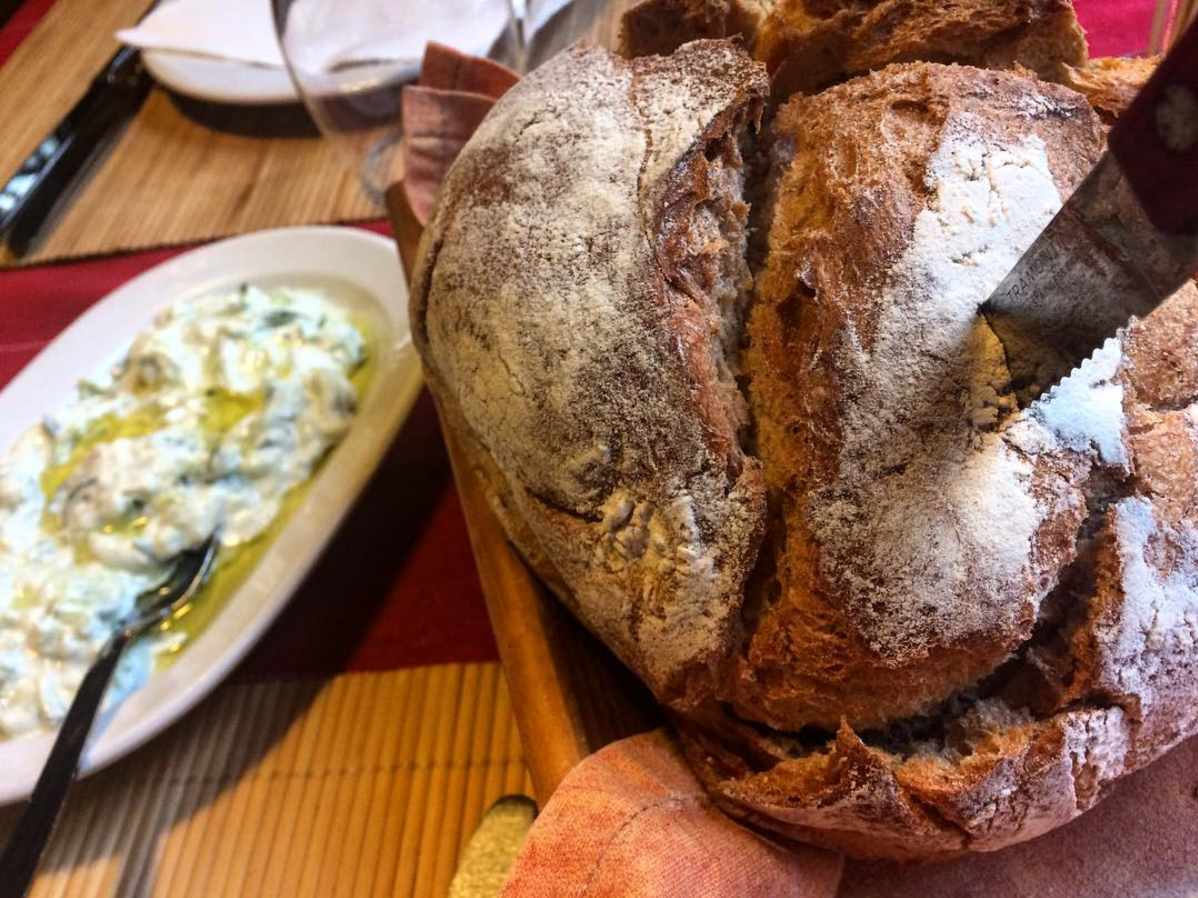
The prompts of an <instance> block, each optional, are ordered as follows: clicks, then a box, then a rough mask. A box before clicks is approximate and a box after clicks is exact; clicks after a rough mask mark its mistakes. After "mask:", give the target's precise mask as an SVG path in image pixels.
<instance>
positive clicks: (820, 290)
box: [680, 65, 1198, 857]
mask: <svg viewBox="0 0 1198 898" xmlns="http://www.w3.org/2000/svg"><path fill="white" fill-rule="evenodd" d="M775 129H776V131H777V137H778V147H779V149H778V151H777V164H778V166H779V167H780V168H781V169H782V170H783V172H784V173H783V174H782V175H781V176H780V177H779V178H778V179H777V182H776V188H775V189H776V192H777V195H776V196H775V197H774V198H773V209H774V216H773V222H772V226H771V233H770V238H769V253H768V256H767V259H768V261H767V264H766V267H765V270H764V271H763V272H762V273H761V275H760V276H759V278H758V283H757V289H756V303H755V305H754V307H753V312H752V317H751V320H750V324H749V340H750V350H749V355H748V358H747V362H746V370H747V371H748V372H749V373H750V375H751V379H750V381H749V385H750V386H749V394H750V402H751V410H752V413H753V418H754V421H755V422H756V434H757V444H756V446H755V447H754V449H753V454H754V455H756V456H757V457H758V458H760V459H761V460H762V462H763V469H764V474H765V479H766V485H767V488H768V490H769V495H770V506H771V508H772V509H775V511H774V516H773V519H772V520H771V524H770V532H769V533H770V535H769V539H768V540H767V543H766V545H765V547H764V548H763V551H762V558H761V560H760V562H759V566H758V572H757V576H756V577H755V578H754V581H753V583H752V586H751V589H750V594H749V599H748V601H747V603H746V615H745V620H746V637H745V643H744V646H743V649H742V652H743V654H742V659H741V662H740V665H739V667H738V670H737V673H736V676H735V677H734V678H733V680H732V681H731V682H730V683H729V684H728V686H727V688H726V690H725V692H724V694H723V695H722V696H721V697H722V698H723V699H724V702H723V703H720V704H713V706H712V708H711V709H709V711H708V712H707V713H706V714H703V715H691V717H690V718H689V719H687V720H683V721H681V722H680V723H681V728H682V730H683V732H684V733H685V734H686V736H687V739H688V744H689V746H690V754H691V757H692V759H693V761H694V762H695V765H696V768H697V769H698V770H699V771H700V772H701V775H702V776H703V777H704V779H705V781H706V782H707V783H708V785H709V787H710V788H711V790H712V791H713V793H714V794H716V795H717V796H719V797H720V798H721V799H722V800H723V801H724V802H725V804H726V806H727V807H728V808H729V809H730V810H731V811H733V812H734V813H738V814H740V815H742V816H745V817H747V818H748V819H750V820H752V821H754V822H755V823H757V824H758V825H761V826H765V827H768V828H771V829H774V830H776V831H778V832H780V833H783V834H785V835H789V836H792V837H796V838H802V839H805V840H807V841H815V842H818V843H820V844H824V845H829V846H831V847H836V848H839V849H842V850H845V851H848V852H850V853H854V854H859V855H884V856H891V857H927V856H930V855H935V854H946V853H952V852H955V851H959V850H964V849H967V848H969V849H974V850H987V849H990V848H996V847H1000V846H1002V845H1004V844H1009V843H1010V842H1012V841H1016V840H1020V839H1024V838H1029V837H1031V836H1034V835H1036V834H1038V833H1040V832H1043V831H1044V830H1046V829H1048V828H1051V827H1053V826H1056V825H1058V824H1060V823H1062V822H1064V821H1066V820H1068V819H1071V818H1072V817H1073V816H1076V814H1078V813H1079V812H1080V811H1081V810H1084V809H1085V808H1087V807H1089V806H1090V805H1091V804H1093V803H1094V801H1096V800H1097V799H1098V798H1099V797H1100V796H1101V795H1102V794H1103V792H1104V790H1105V788H1106V787H1107V785H1108V784H1109V782H1111V781H1113V780H1114V779H1116V778H1118V777H1119V776H1121V775H1122V774H1123V773H1124V772H1126V771H1128V770H1130V769H1134V768H1135V767H1137V766H1139V765H1140V764H1142V763H1145V762H1146V761H1147V760H1149V759H1150V758H1152V757H1155V756H1156V755H1158V754H1159V753H1160V752H1161V751H1163V750H1164V749H1165V748H1167V747H1168V746H1169V745H1171V744H1173V742H1175V741H1177V739H1179V738H1180V737H1181V736H1182V735H1183V734H1184V733H1186V732H1192V731H1193V729H1194V726H1195V723H1196V722H1198V718H1196V716H1195V712H1194V711H1192V710H1191V706H1192V705H1193V703H1194V699H1195V698H1198V682H1195V681H1194V680H1193V679H1192V673H1191V672H1192V670H1193V666H1194V664H1195V663H1196V662H1198V656H1195V655H1192V654H1191V655H1187V654H1186V653H1185V652H1184V650H1180V649H1179V647H1180V646H1181V645H1184V644H1185V643H1186V641H1187V640H1189V639H1191V638H1192V637H1193V635H1195V629H1194V628H1195V627H1196V626H1198V619H1195V620H1192V621H1190V622H1183V621H1185V620H1186V615H1187V614H1189V615H1195V614H1198V601H1196V600H1195V596H1194V593H1193V591H1192V587H1190V586H1188V585H1187V584H1186V582H1185V578H1189V577H1192V576H1195V575H1198V567H1193V568H1191V566H1190V565H1191V564H1192V562H1190V561H1188V560H1187V561H1186V562H1184V563H1180V564H1179V562H1180V559H1181V558H1182V557H1184V556H1185V553H1186V552H1188V551H1191V550H1189V549H1186V548H1183V546H1184V545H1185V544H1186V541H1187V537H1185V536H1184V534H1185V533H1186V532H1187V531H1188V529H1189V527H1191V526H1192V524H1193V522H1194V518H1193V517H1192V515H1193V513H1194V511H1195V507H1194V506H1192V505H1191V504H1190V503H1191V498H1190V497H1191V496H1192V495H1193V493H1194V491H1195V482H1194V480H1193V479H1192V475H1193V472H1194V463H1195V458H1196V457H1195V453H1194V448H1193V446H1194V442H1193V436H1192V434H1193V433H1195V432H1198V431H1195V430H1194V425H1192V424H1190V423H1183V420H1184V421H1185V422H1189V418H1188V417H1187V415H1188V412H1186V411H1179V409H1185V408H1186V407H1188V406H1189V404H1190V403H1191V402H1192V401H1193V394H1194V393H1195V392H1198V390H1196V389H1195V388H1194V386H1195V381H1196V379H1198V365H1196V364H1195V362H1194V361H1193V360H1192V358H1188V357H1186V353H1187V352H1190V351H1192V349H1193V348H1194V346H1195V337H1196V336H1198V330H1196V327H1198V297H1195V294H1194V291H1193V290H1192V289H1190V288H1187V289H1186V290H1185V291H1183V292H1182V293H1181V294H1179V295H1178V297H1177V298H1175V299H1174V300H1173V301H1171V303H1170V304H1168V305H1167V307H1166V309H1164V310H1162V312H1161V314H1160V315H1159V316H1153V318H1152V319H1150V320H1149V321H1147V322H1144V323H1142V324H1140V325H1138V326H1137V327H1136V328H1134V329H1133V331H1132V333H1131V335H1130V336H1129V338H1128V341H1127V344H1126V351H1125V353H1124V355H1123V356H1122V358H1121V357H1120V354H1119V352H1118V348H1117V347H1115V346H1114V345H1112V346H1110V347H1109V348H1108V350H1107V351H1106V352H1105V354H1104V355H1101V356H1100V357H1098V358H1096V359H1095V360H1093V361H1092V362H1091V363H1089V365H1088V368H1087V370H1085V371H1083V372H1082V373H1081V374H1079V375H1075V376H1074V377H1073V378H1071V379H1070V380H1069V381H1067V382H1066V383H1065V384H1063V385H1061V387H1059V388H1058V389H1057V390H1056V391H1055V392H1054V393H1053V394H1051V395H1050V396H1049V397H1046V398H1045V399H1044V400H1042V401H1041V402H1040V403H1038V404H1037V405H1035V406H1033V407H1032V408H1031V409H1029V410H1028V411H1027V412H1026V413H1023V414H1022V415H1020V414H1017V413H1016V412H1015V402H1014V397H1013V395H1012V393H1011V388H1010V383H1009V381H1010V378H1009V374H1008V373H1007V371H1006V367H1005V360H1004V358H1003V355H1002V351H1001V346H1000V344H998V342H997V340H996V338H995V337H994V335H993V334H992V333H991V332H990V330H989V328H988V327H987V325H986V324H985V323H984V321H983V320H982V319H981V318H980V317H979V316H978V315H977V308H978V306H979V305H980V304H981V303H982V301H984V300H985V298H986V297H987V296H988V294H989V291H990V289H991V288H992V287H993V286H994V284H995V283H997V281H998V280H999V279H1001V277H1002V275H1003V274H1005V273H1006V271H1007V270H1008V269H1009V268H1010V266H1011V265H1012V264H1013V263H1014V261H1015V260H1016V259H1017V258H1018V255H1019V252H1020V251H1021V250H1022V248H1023V247H1024V246H1026V245H1027V244H1028V243H1030V241H1031V239H1032V238H1033V237H1034V236H1035V234H1036V233H1037V232H1038V231H1039V229H1040V228H1041V227H1042V226H1043V225H1044V224H1046V223H1047V220H1048V218H1049V217H1051V215H1052V213H1053V212H1054V211H1055V209H1056V208H1057V206H1058V205H1059V197H1058V191H1060V192H1062V193H1066V194H1067V193H1068V191H1069V190H1071V189H1072V188H1073V187H1074V186H1076V184H1077V183H1078V182H1079V181H1080V179H1081V178H1082V177H1084V175H1085V174H1086V173H1087V171H1088V169H1089V167H1090V166H1091V165H1092V164H1093V162H1094V161H1096V159H1097V158H1098V156H1099V154H1100V153H1101V150H1102V146H1103V144H1102V129H1101V126H1100V124H1099V122H1098V120H1097V118H1096V117H1095V116H1094V114H1093V113H1092V112H1091V110H1090V108H1089V106H1088V104H1087V103H1086V102H1085V100H1084V99H1083V98H1082V97H1081V96H1079V95H1077V94H1075V93H1073V92H1071V91H1069V90H1066V89H1063V88H1060V87H1056V86H1054V85H1049V84H1044V83H1039V82H1036V81H1034V80H1029V79H1027V78H1025V77H1022V76H1019V75H1017V74H1005V73H997V72H984V71H979V70H976V69H968V68H953V67H941V66H935V65H911V66H900V67H893V68H889V69H886V70H885V71H883V72H880V73H877V74H874V75H871V76H867V77H863V78H859V79H855V80H853V81H850V82H848V83H847V84H845V85H842V86H840V87H836V88H832V89H830V90H827V91H824V92H823V93H820V94H818V95H816V96H813V97H806V98H797V99H795V100H792V101H791V103H790V104H788V105H787V106H786V107H785V108H784V109H783V110H782V111H781V113H780V114H779V116H778V118H777V120H776V121H775ZM1054 184H1055V187H1054ZM863 225H865V226H863ZM1149 347H1151V349H1149ZM1147 366H1151V367H1150V368H1149V367H1147ZM1154 391H1155V392H1154ZM1159 391H1164V394H1163V395H1158V394H1159ZM1166 396H1167V397H1168V398H1165V397H1166ZM1141 397H1144V398H1143V399H1141ZM1144 402H1147V403H1148V404H1147V405H1144V404H1143V403H1144ZM1157 408H1163V409H1166V410H1167V411H1164V412H1158V411H1154V410H1153V409H1157ZM1161 415H1163V416H1164V417H1160V416H1161ZM1166 446H1171V447H1173V452H1174V454H1173V455H1172V456H1171V457H1169V456H1167V454H1166V449H1165V447H1166ZM1179 462H1180V465H1179ZM1159 496H1168V497H1169V498H1168V499H1162V498H1158V497H1159ZM1183 508H1184V510H1182V509H1183ZM1132 531H1134V534H1135V535H1134V536H1130V535H1129V534H1130V533H1132ZM1190 532H1192V531H1190ZM1137 539H1138V540H1139V542H1138V543H1136V540H1137ZM1158 539H1159V540H1160V541H1161V542H1162V543H1163V544H1164V545H1169V546H1171V548H1170V549H1168V550H1165V549H1164V548H1163V546H1162V547H1160V548H1158V549H1156V550H1154V551H1155V552H1157V553H1161V552H1163V553H1164V554H1155V555H1151V553H1149V554H1150V555H1151V557H1152V560H1150V561H1149V560H1145V559H1146V555H1145V551H1146V550H1145V543H1146V542H1148V543H1151V542H1155V541H1156V540H1158ZM1195 549H1198V540H1196V541H1195ZM1129 558H1132V559H1134V563H1135V564H1136V565H1139V566H1140V567H1139V568H1137V570H1136V572H1135V574H1134V578H1131V575H1129V572H1128V570H1127V565H1128V564H1129V561H1128V559H1129ZM1194 560H1195V561H1198V557H1195V559H1194ZM1154 564H1155V565H1156V566H1157V567H1156V569H1155V570H1154V569H1153V568H1152V565H1154ZM1144 565H1147V566H1148V568H1147V569H1144V567H1143V566H1144ZM1174 565H1178V566H1177V567H1174ZM1095 571H1097V572H1098V575H1097V577H1095ZM1179 578H1180V579H1179ZM1187 609H1189V610H1187ZM1154 618H1155V619H1156V620H1158V621H1173V622H1174V624H1173V626H1174V628H1175V629H1173V630H1171V631H1170V625H1163V626H1162V627H1161V628H1160V632H1159V633H1158V634H1157V635H1156V636H1155V637H1150V636H1148V635H1147V634H1145V633H1137V632H1136V631H1135V630H1134V625H1133V624H1132V623H1131V621H1133V620H1139V621H1140V622H1141V624H1142V625H1143V624H1144V623H1145V622H1151V621H1152V620H1153V619H1154ZM1108 624H1110V625H1112V626H1113V627H1114V632H1112V631H1111V630H1109V629H1108ZM1116 634H1117V635H1116ZM1161 640H1163V641H1164V643H1165V644H1162V645H1157V643H1158V642H1160V641H1161ZM1166 669H1167V671H1168V672H1167V673H1166V672H1165V671H1166ZM1129 679H1130V680H1131V681H1132V682H1135V683H1136V684H1137V685H1136V687H1135V688H1128V687H1127V686H1126V685H1125V686H1124V687H1123V688H1122V690H1119V689H1117V688H1116V687H1114V686H1113V685H1112V684H1113V682H1115V681H1118V680H1124V681H1126V680H1129ZM1149 679H1151V680H1152V682H1153V684H1154V685H1153V686H1152V687H1151V688H1148V687H1147V683H1148V681H1149ZM1135 689H1143V690H1144V692H1143V694H1141V695H1140V697H1139V698H1137V697H1136V694H1135ZM1150 702H1151V703H1152V705H1153V706H1154V707H1155V709H1156V711H1157V714H1156V715H1155V716H1154V719H1153V722H1152V723H1151V724H1150V723H1148V721H1147V720H1146V719H1145V718H1144V709H1145V707H1146V706H1147V704H1148V703H1150ZM762 723H764V724H767V725H768V726H769V727H770V728H771V729H772V730H774V731H775V732H774V733H772V734H770V735H765V731H763V730H762V728H761V727H760V724H762ZM1158 728H1159V729H1158ZM713 734H714V735H713Z"/></svg>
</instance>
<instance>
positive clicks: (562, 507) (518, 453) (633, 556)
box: [411, 42, 767, 707]
mask: <svg viewBox="0 0 1198 898" xmlns="http://www.w3.org/2000/svg"><path fill="white" fill-rule="evenodd" d="M766 90H767V85H766V79H765V75H764V72H763V71H762V70H761V67H760V66H759V65H757V64H755V63H753V62H752V61H751V60H750V59H749V58H748V57H747V56H746V55H745V54H744V53H743V52H742V51H740V50H739V49H737V48H736V47H735V46H733V44H732V43H730V42H700V43H696V44H692V45H690V46H689V47H687V48H685V49H684V50H682V51H680V52H679V53H676V54H674V55H673V56H671V57H668V58H648V59H643V60H637V61H634V62H629V61H626V60H623V59H621V58H619V57H616V56H613V55H612V54H609V53H607V52H606V51H604V50H601V49H582V48H574V49H571V50H569V51H567V52H566V53H564V54H562V55H561V56H559V57H557V58H556V59H555V60H553V61H551V62H550V63H548V64H547V65H545V66H543V67H542V68H541V69H538V70H537V72H535V73H534V74H533V75H531V76H529V77H528V78H526V79H525V80H524V81H523V82H521V83H520V84H519V85H517V86H516V87H515V88H513V89H512V90H511V91H510V92H509V93H508V94H507V95H505V97H504V98H503V99H502V100H501V101H500V102H499V103H498V104H497V105H496V107H495V109H494V111H493V112H492V113H491V115H490V116H488V118H487V120H486V121H485V122H484V123H483V125H482V127H481V128H480V129H479V130H478V132H476V134H475V136H474V137H473V138H472V140H471V142H470V143H469V145H468V146H467V147H466V149H465V151H464V152H463V154H462V156H461V158H460V159H459V161H458V163H457V164H456V165H455V166H454V167H453V169H452V170H451V172H450V174H449V177H448V178H447V180H446V182H445V184H444V186H443V188H442V190H441V194H440V199H439V201H438V204H437V207H436V210H435V213H434V215H433V218H432V220H431V222H430V224H429V227H428V229H427V231H426V232H425V236H424V239H423V241H422V245H421V251H420V262H419V264H418V266H417V270H416V272H415V275H414V279H413V285H412V315H411V318H412V326H413V334H414V338H415V340H416V343H417V346H418V348H419V349H420V352H421V354H422V356H423V358H424V361H425V365H426V370H427V374H428V380H429V383H430V386H431V388H432V390H433V392H434V394H435V395H436V397H437V399H438V401H439V404H440V405H441V407H442V409H443V410H446V411H447V412H448V414H449V415H450V416H452V417H453V418H455V419H456V420H457V421H458V422H459V423H460V424H461V425H463V427H462V429H463V430H464V432H465V433H466V434H468V435H469V436H468V439H467V449H468V451H469V452H470V454H471V455H472V457H473V458H474V461H475V463H476V464H477V465H478V466H479V468H480V472H481V473H482V474H483V476H484V479H485V481H486V482H487V483H489V484H490V488H491V491H492V495H491V498H492V502H493V504H494V506H495V508H496V511H497V512H498V514H499V517H500V519H501V520H502V521H503V522H504V523H505V525H506V526H507V528H508V532H509V534H510V535H511V536H512V538H513V540H514V541H515V542H516V543H517V545H518V547H519V548H520V549H521V551H522V552H524V554H525V555H526V556H527V557H529V558H531V559H532V560H533V562H534V564H535V565H536V567H537V569H538V571H539V572H540V573H542V574H543V575H545V576H546V577H547V579H548V580H549V582H550V583H551V585H555V586H557V588H558V590H559V593H560V595H561V596H562V598H563V600H564V601H566V603H567V604H568V605H569V606H570V607H571V608H572V609H573V610H574V612H575V613H576V614H577V615H578V616H579V617H580V618H581V619H582V620H583V621H584V622H585V623H586V624H587V625H588V626H589V627H590V628H591V629H593V630H594V631H595V632H596V633H597V634H598V635H599V636H600V637H601V638H603V639H604V640H605V641H606V642H607V643H608V645H609V646H611V647H612V648H613V650H615V651H616V652H617V654H619V655H620V657H621V658H622V659H623V660H624V661H625V662H626V663H627V664H628V665H629V666H630V667H632V669H633V670H635V671H636V672H637V673H638V674H640V675H641V677H642V678H643V679H644V680H645V681H646V682H647V683H648V684H649V685H650V687H651V688H653V690H654V691H655V693H656V694H657V695H658V696H659V698H662V699H663V700H665V701H667V702H671V703H673V704H674V705H675V706H677V707H686V706H687V704H688V702H689V701H690V698H689V696H690V695H692V694H693V693H696V692H702V693H707V692H709V691H710V685H709V681H711V680H712V679H713V678H714V677H715V676H716V674H717V671H719V670H720V669H721V665H722V664H723V663H724V662H725V660H726V656H727V653H728V651H729V648H730V646H731V645H732V644H733V641H734V638H733V635H732V629H733V628H734V627H735V626H736V621H737V612H738V609H739V604H740V596H741V595H743V582H744V579H745V577H746V576H747V574H748V572H749V570H750V569H751V567H752V564H753V562H754V559H755V558H756V553H757V545H758V542H759V540H760V534H761V531H762V528H763V526H764V512H765V508H764V501H763V497H764V493H763V489H762V485H761V476H760V471H759V468H758V465H757V463H756V462H755V461H754V460H752V459H749V458H747V457H746V456H745V455H744V453H743V452H742V451H741V448H740V445H739V442H738V439H737V433H736V430H737V428H738V427H739V426H740V422H741V420H742V418H743V402H742V401H741V399H740V397H739V395H735V396H733V395H731V394H730V393H729V391H728V390H727V389H726V388H724V387H722V386H721V384H720V376H721V371H720V370H717V369H720V367H721V366H723V365H726V364H727V360H726V359H725V357H724V349H725V347H724V346H723V345H722V344H721V341H720V333H719V331H720V328H719V326H718V324H717V322H718V321H719V311H718V309H715V308H714V307H713V306H712V305H711V300H710V296H709V292H710V290H709V289H708V288H709V287H710V286H711V285H710V284H706V283H704V281H705V280H711V279H713V278H716V277H717V276H718V273H717V272H713V271H712V270H711V269H712V267H713V264H714V263H713V262H712V258H711V255H712V252H713V251H714V252H716V253H717V254H718V253H719V252H723V251H724V249H723V247H721V246H720V245H718V244H719V237H718V235H715V234H710V235H707V236H705V237H704V238H703V240H704V241H709V242H711V243H713V244H715V246H714V249H713V248H712V247H708V246H706V245H704V246H695V245H692V241H691V237H692V235H693V233H697V231H693V229H692V224H693V223H694V222H695V220H696V218H697V216H700V215H706V214H707V211H706V209H707V207H706V205H705V204H708V203H716V204H717V205H718V203H719V202H721V198H720V197H718V196H716V194H717V193H718V192H719V191H718V190H717V186H718V185H716V184H715V179H716V177H717V174H716V173H717V169H718V170H720V171H724V172H726V171H727V170H729V169H734V168H735V166H736V165H737V164H739V163H738V160H737V159H736V158H729V159H724V160H720V159H717V158H716V157H715V156H714V155H713V156H712V158H708V156H709V155H712V154H713V153H714V152H715V149H717V148H718V150H719V152H721V153H727V152H732V153H733V156H735V153H734V152H733V151H734V148H735V143H734V141H735V137H736V135H737V134H738V132H740V131H742V130H744V129H745V128H746V127H749V126H750V125H751V124H752V123H754V122H755V121H756V119H757V116H758V115H759V113H760V109H761V105H762V102H763V100H764V97H765V93H766ZM729 140H732V141H733V144H732V145H731V147H730V146H729V143H728V141H729ZM700 207H702V209H703V211H702V212H700V211H696V210H699V209H700ZM743 212H744V210H743V209H742V210H736V209H732V210H729V209H723V214H728V215H733V216H735V215H736V214H741V215H742V216H743ZM713 214H714V213H713ZM708 217H710V216H708ZM696 227H698V226H696ZM499 260H505V263H499ZM506 260H511V264H508V263H507V261H506ZM497 263H499V264H497ZM723 373H724V374H725V375H726V376H727V377H730V376H731V375H730V374H729V373H728V372H723ZM732 392H733V393H735V391H734V390H733V391H732ZM738 406H739V407H738ZM705 682H706V683H708V685H706V686H704V685H702V684H703V683H705Z"/></svg>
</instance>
